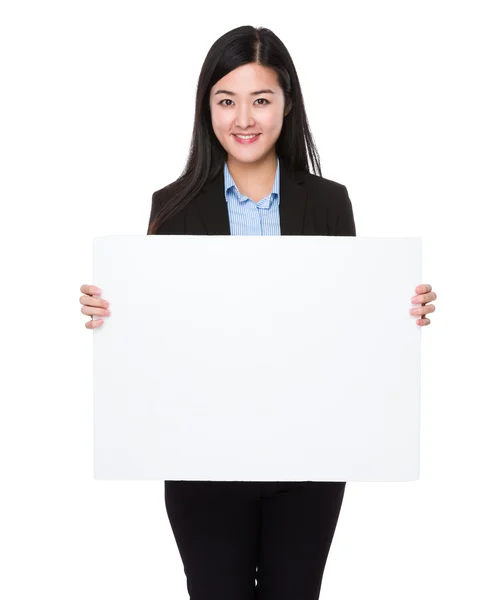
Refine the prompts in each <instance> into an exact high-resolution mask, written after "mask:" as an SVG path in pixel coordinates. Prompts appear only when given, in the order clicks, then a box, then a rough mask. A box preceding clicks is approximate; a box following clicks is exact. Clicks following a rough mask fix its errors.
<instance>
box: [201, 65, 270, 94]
mask: <svg viewBox="0 0 494 600" xmlns="http://www.w3.org/2000/svg"><path fill="white" fill-rule="evenodd" d="M260 87H269V88H271V89H272V90H273V91H277V90H279V89H280V88H279V86H278V80H277V76H276V72H275V71H274V70H273V69H269V68H268V67H263V66H261V65H257V64H254V63H251V64H248V65H242V66H241V67H237V68H236V69H234V70H233V71H230V72H229V73H227V74H226V75H225V76H224V77H222V78H221V79H220V80H218V81H217V82H216V83H215V84H214V85H213V87H212V88H211V94H214V93H215V92H216V91H217V90H219V89H226V90H229V91H231V92H235V93H238V94H243V93H250V92H252V91H254V90H257V89H260ZM275 88H276V90H275Z"/></svg>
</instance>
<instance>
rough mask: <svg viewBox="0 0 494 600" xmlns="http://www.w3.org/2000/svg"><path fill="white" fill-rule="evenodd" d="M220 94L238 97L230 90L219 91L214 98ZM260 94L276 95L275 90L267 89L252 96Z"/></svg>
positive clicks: (253, 93)
mask: <svg viewBox="0 0 494 600" xmlns="http://www.w3.org/2000/svg"><path fill="white" fill-rule="evenodd" d="M218 94H228V96H236V94H235V92H230V91H228V90H217V91H216V92H215V93H214V96H217V95H218ZM258 94H274V92H273V90H270V89H266V90H257V92H251V93H250V95H251V96H257V95H258Z"/></svg>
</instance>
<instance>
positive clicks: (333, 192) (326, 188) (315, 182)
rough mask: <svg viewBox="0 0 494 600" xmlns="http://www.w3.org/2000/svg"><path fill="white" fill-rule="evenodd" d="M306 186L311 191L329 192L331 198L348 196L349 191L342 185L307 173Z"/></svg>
mask: <svg viewBox="0 0 494 600" xmlns="http://www.w3.org/2000/svg"><path fill="white" fill-rule="evenodd" d="M305 185H306V186H307V187H308V188H310V189H315V190H318V191H322V192H327V194H328V196H330V197H339V196H345V195H348V190H347V188H346V186H345V185H343V184H342V183H338V182H337V181H333V180H332V179H327V178H326V177H321V176H320V175H314V174H313V173H305Z"/></svg>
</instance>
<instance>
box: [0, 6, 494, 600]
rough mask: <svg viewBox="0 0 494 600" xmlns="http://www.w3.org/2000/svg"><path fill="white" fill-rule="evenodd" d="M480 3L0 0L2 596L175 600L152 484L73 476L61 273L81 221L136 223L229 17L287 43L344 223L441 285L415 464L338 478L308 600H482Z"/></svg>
mask: <svg viewBox="0 0 494 600" xmlns="http://www.w3.org/2000/svg"><path fill="white" fill-rule="evenodd" d="M167 7H169V10H168V9H167ZM490 8H491V7H490V3H489V2H487V1H486V2H479V1H470V2H468V3H467V2H439V1H431V0H427V1H420V2H414V3H413V4H412V3H409V2H398V1H388V2H382V1H381V2H352V1H345V2H338V3H334V2H329V1H328V2H325V3H320V2H319V1H317V2H314V1H313V2H309V1H308V2H304V3H303V4H302V5H301V4H300V3H299V2H294V3H289V2H286V1H284V2H263V3H260V4H259V3H250V4H246V3H219V4H212V3H211V4H209V3H203V4H199V3H197V5H195V6H191V5H190V4H188V3H185V2H183V3H165V2H143V1H142V0H141V1H139V2H108V1H107V2H105V1H103V0H98V1H97V2H95V1H88V2H85V3H81V2H73V1H71V2H69V1H64V2H62V1H60V2H53V1H51V2H50V1H47V2H39V3H38V2H36V3H35V2H19V1H18V2H15V3H14V2H5V3H3V4H2V8H1V12H0V56H1V57H2V59H1V82H2V93H1V95H0V102H1V103H2V106H1V110H0V118H1V119H2V123H1V135H0V144H1V172H2V176H1V180H0V185H1V190H0V193H1V200H2V205H1V206H2V212H1V219H0V227H1V232H0V233H1V235H0V240H1V251H2V294H1V296H0V297H1V300H2V342H3V344H2V346H3V350H4V358H3V361H2V367H3V368H2V376H1V379H0V381H1V386H2V389H1V390H0V392H1V398H2V402H1V414H0V455H1V457H2V462H1V475H2V480H1V481H2V493H1V508H2V510H1V512H0V515H1V516H0V531H1V532H2V534H1V542H0V544H1V545H0V551H1V554H2V556H1V566H2V578H1V581H0V595H1V596H2V597H5V598H9V600H10V599H12V600H14V599H15V600H17V599H21V598H22V599H24V598H34V597H39V596H44V595H49V597H50V598H51V599H52V600H55V599H64V600H65V599H66V598H71V599H73V600H76V599H77V600H78V599H84V600H86V599H87V598H92V599H94V600H100V599H105V600H107V599H108V598H119V599H120V600H124V599H127V598H129V599H135V598H147V599H149V600H152V599H158V598H159V599H161V598H174V599H176V600H186V599H187V598H188V594H187V591H186V584H185V575H184V572H183V566H182V562H181V559H180V556H179V553H178V550H177V547H176V544H175V540H174V538H173V535H172V531H171V528H170V525H169V522H168V518H167V515H166V512H165V505H164V498H163V492H164V490H163V482H159V481H149V482H132V481H129V482H105V481H94V480H93V437H92V433H93V396H92V375H91V373H92V358H93V357H92V343H93V340H92V335H93V332H92V331H90V330H88V329H86V328H85V327H84V323H85V322H86V321H87V320H88V319H89V318H88V317H87V316H83V315H81V312H80V308H81V305H80V303H79V297H80V296H81V292H80V290H79V288H80V286H81V285H82V284H83V283H95V284H97V282H92V281H91V280H90V276H91V270H92V264H91V246H92V240H93V238H94V237H95V236H101V235H109V234H145V233H146V230H147V225H148V219H149V211H150V208H151V195H152V193H153V192H154V191H155V190H157V189H159V188H161V187H163V186H164V185H166V184H168V183H170V182H171V181H173V180H175V179H176V178H177V177H178V175H179V174H180V172H181V170H182V168H183V166H184V164H185V160H186V156H187V151H188V147H189V142H190V135H191V131H192V123H193V111H194V99H195V89H196V85H197V77H198V75H199V72H200V68H201V65H202V62H203V60H204V58H205V56H206V53H207V51H208V50H209V48H210V46H211V45H212V44H213V43H214V41H215V40H216V39H217V38H218V37H220V36H221V35H222V34H223V33H225V32H226V31H228V30H230V29H232V28H234V27H237V26H239V25H244V24H252V25H256V26H258V25H263V26H266V27H269V28H271V29H272V30H273V31H274V32H275V33H276V34H277V35H278V36H279V37H280V38H281V39H282V41H283V42H284V43H285V45H286V46H287V48H288V50H289V51H290V53H291V55H292V58H293V60H294V62H295V65H296V68H297V71H298V74H299V78H300V81H301V85H302V90H303V94H304V99H305V102H306V109H307V113H308V117H309V123H310V126H311V129H312V131H313V133H314V137H315V141H316V144H317V147H318V150H319V152H320V155H321V160H322V167H323V176H324V177H326V178H328V179H332V180H335V181H337V182H340V183H343V184H344V185H346V186H347V188H348V191H349V194H350V198H351V200H352V204H353V209H354V214H355V222H356V228H357V235H358V236H416V235H419V236H422V239H423V273H424V281H423V282H417V284H419V283H430V284H431V285H432V286H433V289H434V291H436V293H437V294H438V298H437V300H436V301H435V302H434V304H435V305H436V307H437V310H436V312H435V313H433V314H432V315H431V324H430V325H429V326H426V327H425V328H424V329H423V332H422V335H423V338H422V351H423V354H422V365H423V366H422V412H421V420H422V446H421V480H420V481H417V482H410V483H374V484H372V483H350V484H348V486H347V490H346V494H345V499H344V503H343V507H342V512H341V514H340V519H339V522H338V526H337V530H336V534H335V537H334V540H333V546H332V548H331V551H330V554H329V557H328V562H327V564H326V570H325V574H324V579H323V584H322V590H321V599H329V598H338V599H339V600H346V599H354V598H362V597H365V598H379V599H380V600H385V599H392V600H396V598H400V600H407V599H412V598H413V599H414V600H415V599H416V598H421V599H423V600H428V599H436V598H462V599H463V598H467V597H469V598H475V600H482V599H488V598H492V597H493V595H494V583H493V581H492V577H491V576H490V575H489V572H490V567H492V562H493V550H492V539H493V536H494V527H493V516H492V514H493V512H492V506H493V505H494V495H493V492H492V491H491V490H492V486H491V478H492V460H491V457H492V455H493V450H494V442H493V435H492V418H491V415H492V410H491V403H492V401H493V398H494V394H493V386H492V363H493V351H492V339H493V327H492V311H491V305H492V296H493V294H492V292H493V285H492V265H491V263H490V262H489V260H488V255H489V254H492V250H493V243H492V233H491V231H492V225H491V215H492V204H493V189H494V185H493V182H492V166H493V164H494V156H493V154H494V152H493V142H492V140H493V137H494V127H493V111H492V106H494V97H493V96H494V95H493V89H492V55H493V52H494V48H493V46H494V43H493V41H492V26H493V21H492V18H490V17H489V9H490ZM320 11H324V14H322V13H321V12H320ZM413 293H414V290H410V296H412V295H413ZM376 294H379V295H380V296H381V297H382V301H383V302H384V303H385V302H386V289H376ZM110 302H111V299H110ZM110 318H111V317H110ZM103 326H104V325H103ZM410 327H415V322H414V320H413V319H411V320H410Z"/></svg>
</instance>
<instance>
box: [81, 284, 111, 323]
mask: <svg viewBox="0 0 494 600" xmlns="http://www.w3.org/2000/svg"><path fill="white" fill-rule="evenodd" d="M81 292H82V293H83V294H84V296H81V297H80V298H79V302H80V303H81V304H83V306H82V308H81V312H82V313H83V314H84V315H97V316H104V317H107V316H109V315H110V311H109V310H108V307H109V306H110V304H109V302H108V301H107V300H104V299H103V298H97V297H96V296H99V295H100V294H101V290H100V289H99V288H97V287H96V286H95V285H81ZM104 322H105V320H104V319H91V321H86V323H85V324H84V325H85V327H86V329H95V328H96V327H99V326H100V325H103V323H104Z"/></svg>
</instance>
